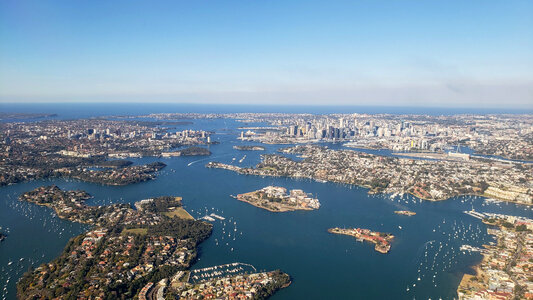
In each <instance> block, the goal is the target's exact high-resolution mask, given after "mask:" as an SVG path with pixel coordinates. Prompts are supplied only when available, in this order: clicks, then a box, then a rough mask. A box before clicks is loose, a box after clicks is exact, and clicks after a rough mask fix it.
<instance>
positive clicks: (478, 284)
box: [457, 212, 533, 300]
mask: <svg viewBox="0 0 533 300" xmlns="http://www.w3.org/2000/svg"><path fill="white" fill-rule="evenodd" d="M476 217H480V218H483V223H485V224H487V225H490V228H488V229H487V232H488V233H489V234H491V235H494V236H495V237H496V240H497V243H496V245H484V246H483V247H484V249H476V250H477V251H480V252H481V254H482V255H483V259H482V261H481V263H480V264H479V265H477V266H476V268H475V274H474V275H470V274H465V275H463V278H462V280H461V283H460V284H459V287H458V288H457V294H458V296H459V299H463V300H470V299H472V300H473V299H531V298H532V297H533V289H532V282H533V276H531V274H532V273H531V269H532V262H533V233H532V232H533V220H532V219H529V218H524V217H515V216H509V215H501V214H488V213H478V212H476ZM466 249H468V248H466ZM470 251H473V250H470Z"/></svg>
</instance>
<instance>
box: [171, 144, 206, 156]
mask: <svg viewBox="0 0 533 300" xmlns="http://www.w3.org/2000/svg"><path fill="white" fill-rule="evenodd" d="M209 155H211V151H209V150H208V149H206V148H202V147H194V146H193V147H189V148H185V149H183V150H180V151H175V152H163V153H161V156H163V157H172V156H209Z"/></svg>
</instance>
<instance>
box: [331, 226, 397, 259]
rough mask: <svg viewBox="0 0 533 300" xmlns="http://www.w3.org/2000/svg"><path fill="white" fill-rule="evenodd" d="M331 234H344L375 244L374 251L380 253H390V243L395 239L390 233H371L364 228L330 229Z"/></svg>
mask: <svg viewBox="0 0 533 300" xmlns="http://www.w3.org/2000/svg"><path fill="white" fill-rule="evenodd" d="M328 232H329V233H335V234H344V235H349V236H353V237H355V238H356V239H357V240H358V241H361V242H362V241H367V242H371V243H374V244H375V247H374V249H375V250H376V251H377V252H379V253H383V254H385V253H388V252H389V251H390V247H391V245H390V243H391V242H392V240H393V239H394V236H393V235H392V234H390V233H383V232H377V231H371V230H369V229H363V228H348V229H344V228H339V227H335V228H330V229H328Z"/></svg>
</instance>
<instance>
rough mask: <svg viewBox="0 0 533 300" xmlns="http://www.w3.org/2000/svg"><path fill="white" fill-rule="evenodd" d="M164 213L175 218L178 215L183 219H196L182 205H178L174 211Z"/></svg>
mask: <svg viewBox="0 0 533 300" xmlns="http://www.w3.org/2000/svg"><path fill="white" fill-rule="evenodd" d="M163 214H164V215H165V216H168V217H171V218H173V217H174V216H177V217H178V218H182V219H189V220H194V218H193V217H192V216H191V215H190V214H189V213H188V212H187V211H186V210H185V209H183V208H181V207H176V208H175V209H173V210H172V211H168V212H165V213H163Z"/></svg>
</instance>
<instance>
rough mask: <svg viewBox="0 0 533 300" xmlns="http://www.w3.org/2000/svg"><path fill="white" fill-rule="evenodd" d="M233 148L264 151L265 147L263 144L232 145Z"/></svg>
mask: <svg viewBox="0 0 533 300" xmlns="http://www.w3.org/2000/svg"><path fill="white" fill-rule="evenodd" d="M233 149H235V150H241V151H265V147H263V146H233Z"/></svg>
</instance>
